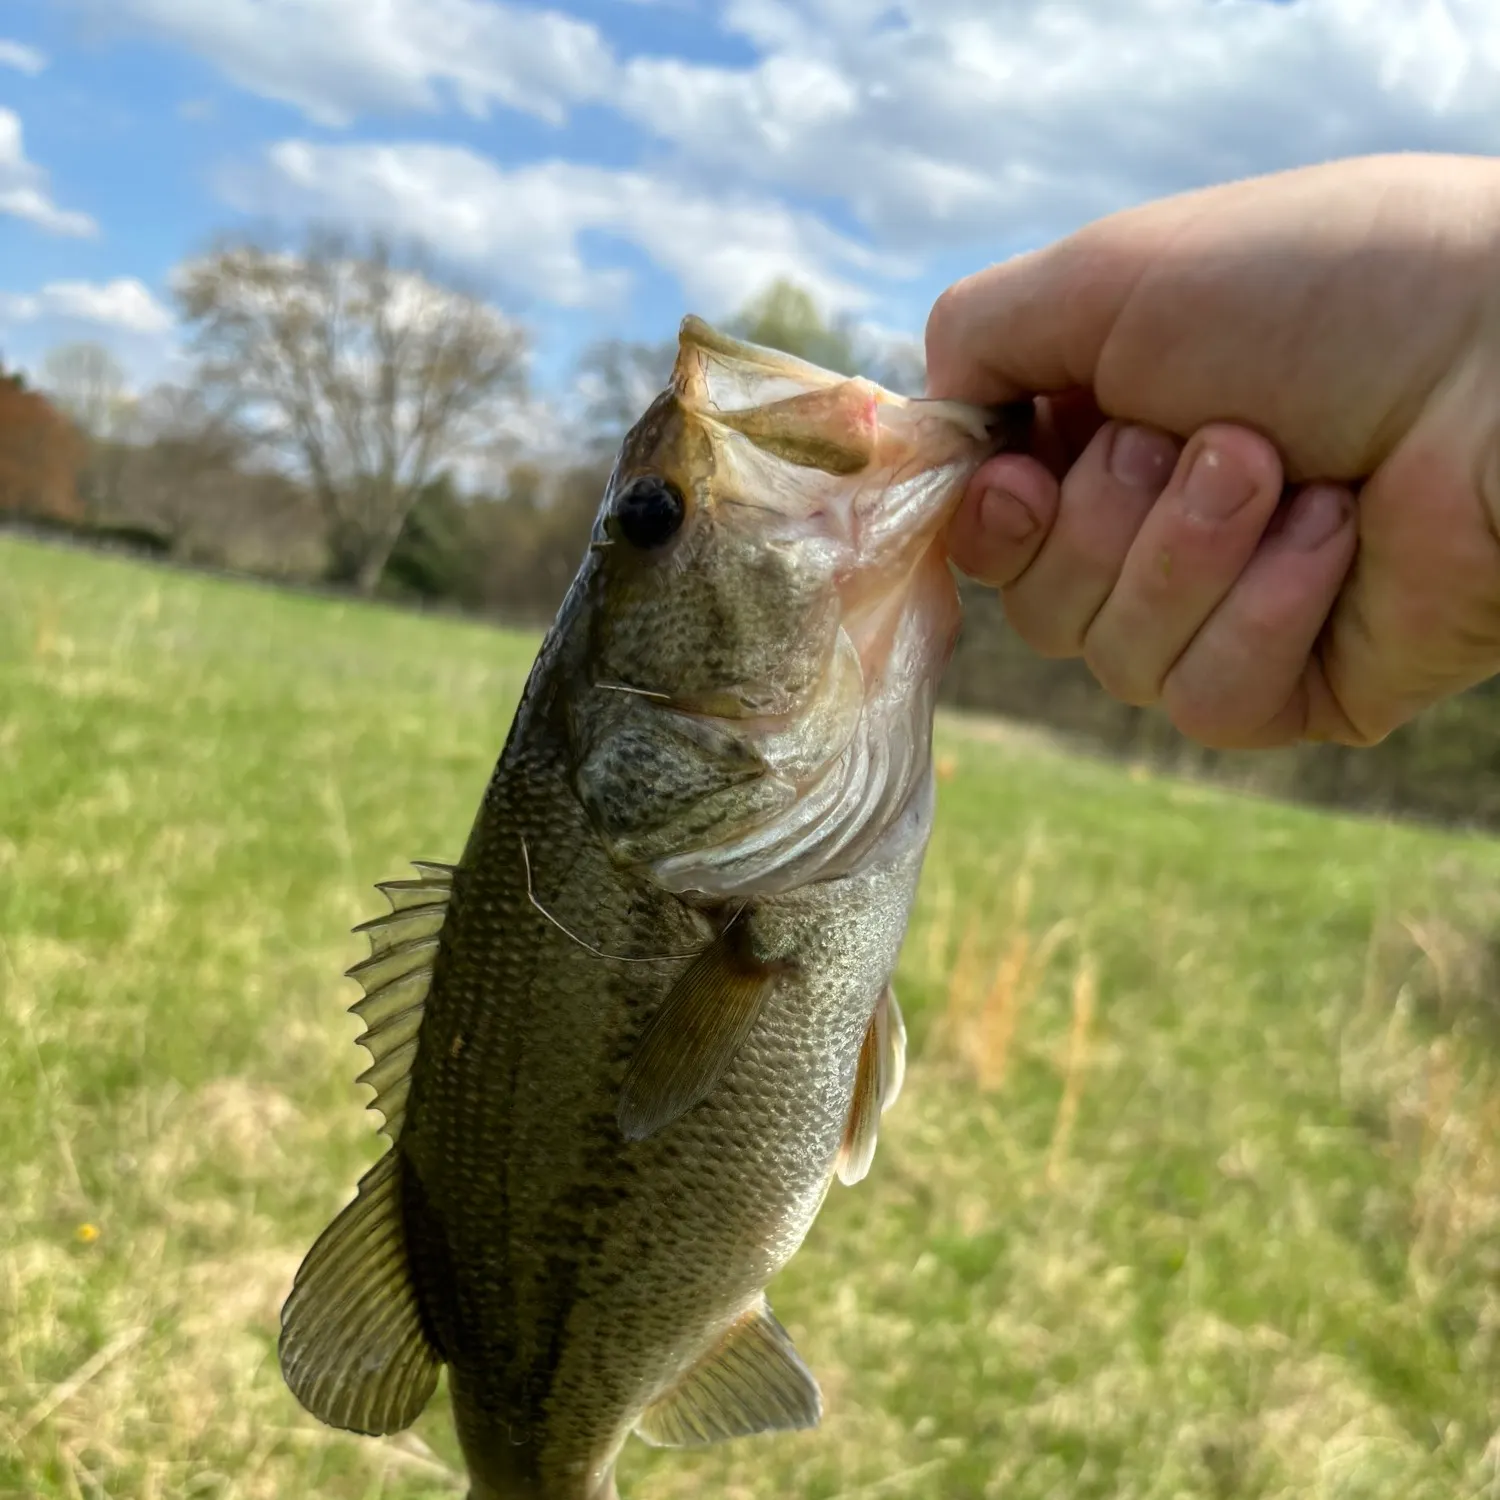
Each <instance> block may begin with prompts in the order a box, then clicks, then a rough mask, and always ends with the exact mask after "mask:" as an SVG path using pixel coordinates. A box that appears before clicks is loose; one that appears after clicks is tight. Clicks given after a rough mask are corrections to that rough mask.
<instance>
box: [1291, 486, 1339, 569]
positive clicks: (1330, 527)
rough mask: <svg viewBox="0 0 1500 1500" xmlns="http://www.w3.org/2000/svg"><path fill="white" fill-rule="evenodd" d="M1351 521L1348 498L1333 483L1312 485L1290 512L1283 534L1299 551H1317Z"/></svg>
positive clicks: (1297, 499) (1292, 506)
mask: <svg viewBox="0 0 1500 1500" xmlns="http://www.w3.org/2000/svg"><path fill="white" fill-rule="evenodd" d="M1348 519H1349V503H1348V497H1347V496H1346V495H1345V493H1344V491H1343V490H1341V489H1338V488H1336V487H1335V486H1334V485H1331V484H1311V485H1309V486H1308V487H1307V488H1306V489H1305V490H1303V491H1302V493H1301V494H1300V495H1298V496H1297V498H1296V499H1295V500H1293V501H1292V504H1291V509H1290V510H1289V511H1288V512H1287V518H1286V525H1285V526H1284V527H1283V528H1282V535H1283V536H1284V537H1285V538H1286V539H1287V542H1288V543H1289V544H1290V545H1291V546H1293V547H1295V548H1296V549H1297V551H1298V552H1316V551H1317V550H1318V548H1319V547H1321V546H1322V545H1323V543H1324V542H1326V541H1327V540H1328V539H1329V537H1331V536H1332V535H1333V534H1334V533H1335V532H1336V531H1339V530H1341V529H1342V527H1343V525H1344V522H1345V521H1347V520H1348Z"/></svg>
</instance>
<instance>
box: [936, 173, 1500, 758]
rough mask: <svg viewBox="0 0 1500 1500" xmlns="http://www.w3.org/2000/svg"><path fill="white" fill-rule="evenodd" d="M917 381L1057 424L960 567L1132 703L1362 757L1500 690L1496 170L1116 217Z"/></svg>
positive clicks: (991, 310) (944, 335) (974, 535)
mask: <svg viewBox="0 0 1500 1500" xmlns="http://www.w3.org/2000/svg"><path fill="white" fill-rule="evenodd" d="M927 359H928V380H929V387H928V388H929V392H930V394H932V395H934V396H943V397H958V398H962V399H967V400H973V401H981V402H993V401H1004V400H1010V399H1014V398H1016V397H1018V396H1027V395H1036V396H1039V397H1041V398H1042V399H1041V400H1039V402H1038V412H1039V423H1038V429H1037V438H1036V441H1035V443H1034V444H1033V450H1032V452H1031V453H1030V454H1025V455H1023V454H1007V455H1002V456H999V457H997V458H994V459H992V460H991V461H990V462H989V463H988V464H986V465H985V467H984V468H983V469H982V470H981V471H980V472H979V474H977V475H976V476H975V479H974V481H973V482H972V483H971V485H970V486H969V489H968V491H967V492H966V495H965V499H964V504H963V507H962V509H961V511H960V513H959V515H958V517H957V518H956V519H955V521H954V523H953V526H952V530H951V532H950V549H951V552H952V555H953V557H954V559H955V561H956V562H957V563H958V565H959V566H960V567H961V568H962V569H963V570H964V571H965V572H967V573H969V574H971V575H972V576H974V577H976V578H978V579H980V580H983V581H985V582H988V583H991V584H993V585H995V586H996V587H997V588H999V589H1000V590H1001V592H1002V596H1003V599H1004V603H1005V609H1006V613H1007V616H1008V617H1009V619H1010V621H1011V623H1012V624H1013V626H1014V627H1015V629H1016V630H1017V631H1018V632H1019V634H1020V635H1021V636H1022V638H1023V639H1024V640H1025V641H1026V642H1027V643H1028V644H1030V645H1031V646H1032V647H1033V648H1035V649H1036V650H1038V651H1040V652H1041V653H1043V654H1044V655H1048V656H1081V657H1083V659H1084V660H1085V661H1086V662H1087V664H1088V666H1089V667H1090V669H1091V670H1092V671H1093V673H1094V675H1095V677H1097V678H1098V680H1099V682H1100V683H1101V684H1102V685H1103V687H1104V688H1105V689H1106V690H1107V691H1109V692H1110V693H1112V694H1113V695H1114V696H1116V697H1118V698H1120V699H1123V700H1124V701H1126V702H1129V703H1136V704H1153V703H1156V704H1160V705H1161V707H1162V708H1163V710H1164V711H1165V712H1166V713H1167V714H1168V715H1169V716H1170V718H1171V719H1172V721H1173V722H1174V723H1175V724H1176V725H1177V727H1178V728H1179V729H1180V730H1182V731H1183V732H1184V733H1185V734H1187V735H1188V736H1190V737H1191V738H1193V739H1196V740H1198V741H1200V742H1201V743H1203V744H1206V745H1210V746H1215V747H1220V748H1257V747H1269V746H1274V745H1286V744H1293V743H1296V742H1298V741H1302V740H1331V741H1337V742H1339V743H1343V744H1349V745H1368V744H1373V743H1374V742H1376V741H1377V740H1379V739H1381V738H1383V737H1384V736H1385V735H1387V734H1389V733H1390V731H1391V730H1392V729H1394V728H1396V727H1397V726H1399V725H1401V724H1403V723H1405V722H1406V721H1407V720H1409V719H1410V718H1411V717H1412V716H1413V715H1415V714H1416V713H1417V712H1419V711H1420V710H1421V709H1423V708H1425V707H1426V706H1428V705H1429V704H1431V703H1434V702H1436V701H1437V700H1438V699H1440V698H1443V697H1446V696H1448V695H1449V694H1452V693H1456V692H1459V691H1461V690H1462V689H1463V688H1466V687H1469V686H1471V685H1473V684H1474V683H1477V682H1480V681H1483V680H1484V679H1486V678H1488V677H1490V676H1492V675H1494V674H1495V673H1496V672H1500V525H1497V522H1500V160H1491V159H1486V158H1465V157H1450V156H1417V155H1412V156H1388V157H1369V158H1362V159H1356V160H1349V161H1342V162H1336V163H1332V164H1329V165H1326V166H1321V167H1314V168H1308V169H1304V170H1299V171H1294V172H1284V173H1278V174H1275V175H1272V176H1269V177H1262V178H1256V179H1252V180H1249V181H1245V182H1239V183H1232V184H1228V185H1226V186H1222V187H1215V188H1211V189H1208V190H1205V191H1202V192H1198V193H1192V194H1187V195H1184V196H1181V197H1175V198H1170V199H1166V200H1163V201H1161V202H1157V203H1152V204H1149V205H1146V206H1144V207H1141V208H1137V209H1132V210H1129V211H1127V212H1125V213H1121V214H1116V215H1113V216H1112V217H1110V218H1106V219H1103V220H1100V221H1099V222H1097V223H1095V224H1092V225H1090V226H1088V227H1087V228H1085V229H1083V230H1080V231H1079V232H1078V233H1076V234H1074V235H1071V236H1069V237H1068V238H1067V239H1064V240H1062V241H1060V242H1058V243H1057V244H1054V245H1052V246H1050V247H1049V248H1047V249H1044V250H1039V251H1036V252H1034V253H1032V254H1029V255H1025V256H1021V257H1019V258H1018V259H1016V260H1013V261H1009V262H1006V263H1005V264H1002V265H998V266H993V267H991V268H989V269H987V270H984V271H981V272H979V273H978V274H977V275H975V276H971V277H969V278H967V279H966V280H964V281H960V282H958V283H957V284H956V285H954V286H953V287H951V288H949V290H948V291H947V292H945V293H944V294H943V296H942V297H941V298H940V299H939V300H938V302H937V304H936V306H935V307H934V308H933V311H932V314H931V317H930V319H929V321H928V326H927Z"/></svg>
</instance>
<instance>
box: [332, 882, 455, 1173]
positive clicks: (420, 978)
mask: <svg viewBox="0 0 1500 1500" xmlns="http://www.w3.org/2000/svg"><path fill="white" fill-rule="evenodd" d="M412 865H413V867H414V868H415V869H416V870H417V871H418V876H419V878H418V879H416V880H387V881H385V882H384V883H383V884H382V885H380V886H379V887H377V889H379V890H381V891H384V892H385V896H386V899H387V900H388V901H389V902H390V903H391V909H390V911H388V912H387V913H386V914H385V915H384V916H380V917H375V918H373V919H372V920H371V921H368V922H361V923H360V925H359V926H358V927H356V928H355V929H354V930H355V931H356V932H362V933H364V934H365V936H366V937H368V938H369V940H370V956H369V957H368V958H367V959H364V960H363V961H362V962H360V963H357V964H355V965H354V967H353V968H352V969H350V970H349V971H348V976H349V978H351V979H357V980H358V981H359V983H360V987H361V988H362V989H363V990H364V992H365V996H364V999H363V1000H359V1001H356V1002H355V1004H353V1005H351V1006H350V1007H349V1009H350V1010H352V1011H353V1012H354V1013H355V1015H357V1016H358V1017H359V1018H360V1019H361V1020H362V1021H363V1022H364V1023H365V1030H364V1034H363V1035H362V1036H361V1037H360V1039H359V1044H360V1046H362V1047H363V1048H364V1049H365V1050H366V1051H367V1052H368V1053H369V1054H370V1064H371V1065H370V1067H369V1068H367V1069H366V1070H365V1071H364V1072H363V1073H361V1074H360V1076H359V1080H358V1081H359V1082H360V1083H367V1084H369V1085H370V1086H371V1087H372V1088H373V1089H374V1090H375V1097H374V1098H373V1099H372V1100H371V1101H370V1105H369V1107H370V1108H371V1109H375V1110H379V1111H380V1113H381V1114H382V1115H383V1116H384V1117H385V1123H384V1124H383V1125H382V1126H381V1127H380V1128H381V1130H383V1131H384V1132H385V1134H386V1136H387V1137H388V1138H389V1139H390V1141H391V1142H392V1143H394V1142H395V1141H396V1140H397V1138H398V1137H399V1136H400V1134H401V1125H402V1121H403V1120H404V1118H405V1115H406V1097H407V1094H408V1093H409V1092H410V1090H411V1065H412V1061H413V1059H414V1058H415V1057H416V1055H417V1033H418V1032H419V1031H420V1030H421V1028H422V1010H423V1007H424V1006H425V1005H426V1003H427V993H428V991H429V990H430V989H431V987H432V964H433V960H434V959H435V958H436V956H437V947H438V937H439V934H440V932H441V931H442V926H443V919H444V918H445V917H446V916H447V914H448V900H449V898H450V897H451V896H452V894H453V866H452V865H440V864H437V863H435V862H434V861H432V860H413V861H412Z"/></svg>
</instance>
